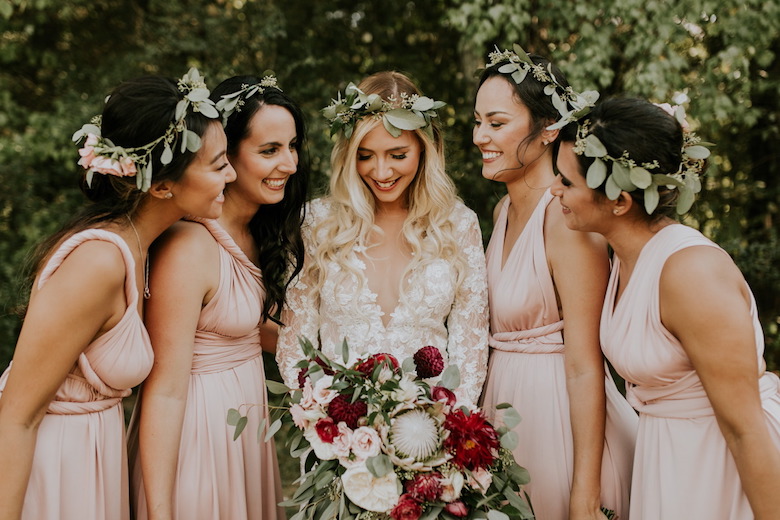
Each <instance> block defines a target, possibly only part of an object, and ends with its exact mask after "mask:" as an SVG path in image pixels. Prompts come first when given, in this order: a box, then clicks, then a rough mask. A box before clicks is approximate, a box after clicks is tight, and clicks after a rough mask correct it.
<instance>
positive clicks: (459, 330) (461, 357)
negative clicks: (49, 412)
mask: <svg viewBox="0 0 780 520" xmlns="http://www.w3.org/2000/svg"><path fill="white" fill-rule="evenodd" d="M463 215H464V216H463V217H462V220H461V222H458V223H457V225H456V233H458V235H459V236H460V237H462V238H458V241H459V242H460V243H461V244H463V245H462V250H463V254H464V255H465V257H466V263H465V268H466V272H465V273H464V276H463V281H462V283H461V284H460V287H459V288H458V291H457V293H456V294H455V301H454V302H453V304H452V310H451V311H450V314H449V316H448V317H447V354H448V356H449V362H450V363H451V364H454V365H455V366H457V367H458V369H459V370H460V378H461V385H460V387H459V388H458V396H459V397H461V398H465V399H468V400H469V401H470V402H471V403H473V404H476V403H477V401H479V396H480V394H481V393H482V385H483V384H484V382H485V375H486V373H487V360H488V334H489V322H488V308H487V268H486V266H485V251H484V249H483V248H482V233H481V232H480V229H479V222H478V220H477V216H476V215H475V214H474V213H473V212H472V211H471V210H468V212H467V213H464V214H463Z"/></svg>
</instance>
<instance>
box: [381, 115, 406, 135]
mask: <svg viewBox="0 0 780 520" xmlns="http://www.w3.org/2000/svg"><path fill="white" fill-rule="evenodd" d="M382 125H383V126H384V127H385V130H387V133H388V134H390V135H392V136H393V137H401V133H402V132H401V129H400V128H396V127H395V126H393V125H392V123H390V121H388V120H387V118H386V117H383V118H382Z"/></svg>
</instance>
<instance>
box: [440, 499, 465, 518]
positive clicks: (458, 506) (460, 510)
mask: <svg viewBox="0 0 780 520" xmlns="http://www.w3.org/2000/svg"><path fill="white" fill-rule="evenodd" d="M444 510H445V511H447V512H448V513H449V514H451V515H452V516H455V517H458V518H463V517H465V516H466V515H468V514H469V508H468V507H466V504H464V503H463V502H461V501H460V500H456V501H455V502H450V503H449V504H447V505H446V506H444Z"/></svg>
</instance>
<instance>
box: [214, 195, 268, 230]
mask: <svg viewBox="0 0 780 520" xmlns="http://www.w3.org/2000/svg"><path fill="white" fill-rule="evenodd" d="M259 209H260V204H257V203H252V202H249V201H247V200H244V199H243V198H241V197H239V196H236V194H235V193H232V192H231V191H225V203H224V204H223V205H222V215H221V216H220V217H219V218H218V219H217V220H218V221H219V223H220V225H222V227H224V228H226V229H227V228H228V227H229V228H237V229H240V228H244V229H245V228H247V227H248V226H249V221H251V220H252V217H254V216H255V214H256V213H257V211H258V210H259Z"/></svg>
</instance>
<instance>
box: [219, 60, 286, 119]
mask: <svg viewBox="0 0 780 520" xmlns="http://www.w3.org/2000/svg"><path fill="white" fill-rule="evenodd" d="M268 88H275V89H276V90H278V91H279V92H282V89H281V87H279V84H278V81H277V79H276V75H274V73H273V72H272V71H266V72H264V73H263V79H261V80H260V83H252V84H251V85H247V84H242V85H241V89H240V90H237V91H235V92H232V93H230V94H225V95H224V96H222V99H220V100H219V101H217V110H219V111H220V112H222V125H223V126H224V125H226V124H227V120H228V118H229V117H230V116H231V115H233V112H241V107H243V106H244V104H245V103H246V100H247V99H249V98H251V97H252V96H254V95H255V94H258V93H259V94H262V93H263V92H265V90H266V89H268Z"/></svg>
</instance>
